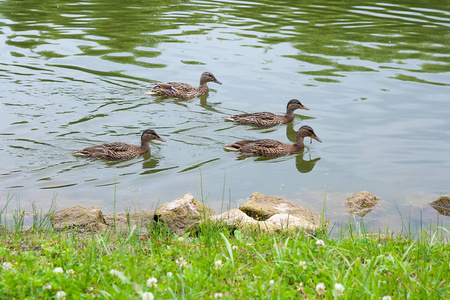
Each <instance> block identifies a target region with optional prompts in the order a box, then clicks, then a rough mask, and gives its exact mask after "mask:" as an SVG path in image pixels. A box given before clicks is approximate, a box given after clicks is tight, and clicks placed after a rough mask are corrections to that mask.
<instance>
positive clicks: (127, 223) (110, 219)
mask: <svg viewBox="0 0 450 300" xmlns="http://www.w3.org/2000/svg"><path fill="white" fill-rule="evenodd" d="M154 215H155V211H154V210H148V209H143V210H139V211H135V212H132V213H123V212H119V213H115V214H114V213H110V214H107V215H105V216H104V218H105V222H106V224H107V225H109V226H111V227H114V216H115V225H116V226H117V229H118V230H119V231H126V230H130V229H131V228H132V227H133V226H134V225H136V227H137V228H138V229H139V231H140V232H141V233H147V225H149V224H150V223H152V222H153V217H154Z"/></svg>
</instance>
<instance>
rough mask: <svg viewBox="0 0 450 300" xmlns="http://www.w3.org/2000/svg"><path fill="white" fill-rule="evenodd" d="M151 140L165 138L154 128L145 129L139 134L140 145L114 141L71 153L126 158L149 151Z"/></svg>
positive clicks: (107, 157) (93, 156)
mask: <svg viewBox="0 0 450 300" xmlns="http://www.w3.org/2000/svg"><path fill="white" fill-rule="evenodd" d="M151 140H158V141H161V142H165V140H164V139H163V138H161V137H160V136H159V135H157V134H156V132H155V131H154V130H152V129H146V130H144V132H143V133H142V135H141V145H140V146H138V145H133V144H129V143H122V142H115V143H107V144H102V145H98V146H92V147H87V148H84V149H82V150H79V151H77V152H75V153H73V154H74V155H77V156H85V157H92V158H103V159H110V160H119V159H128V158H132V157H135V156H138V155H142V154H144V153H147V152H148V151H150V145H149V142H150V141H151Z"/></svg>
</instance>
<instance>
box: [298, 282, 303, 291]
mask: <svg viewBox="0 0 450 300" xmlns="http://www.w3.org/2000/svg"><path fill="white" fill-rule="evenodd" d="M297 291H303V282H300V283H299V284H298V285H297Z"/></svg>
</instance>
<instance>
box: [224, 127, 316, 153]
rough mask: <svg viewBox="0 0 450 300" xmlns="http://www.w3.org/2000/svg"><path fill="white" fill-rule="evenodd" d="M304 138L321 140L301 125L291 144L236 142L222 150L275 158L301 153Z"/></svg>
mask: <svg viewBox="0 0 450 300" xmlns="http://www.w3.org/2000/svg"><path fill="white" fill-rule="evenodd" d="M305 137H310V138H312V139H315V140H316V141H318V142H319V143H322V140H321V139H320V138H319V137H318V136H317V135H316V134H315V133H314V130H313V129H312V128H311V127H310V126H308V125H303V126H302V127H300V129H299V130H298V131H297V137H296V141H295V143H293V144H286V143H283V142H280V141H277V140H270V139H262V140H245V141H238V142H235V143H233V144H229V145H225V146H223V148H224V149H225V150H231V151H239V152H242V153H249V154H256V155H260V156H267V157H277V156H283V155H287V154H294V153H297V152H300V151H302V150H303V149H304V148H305V144H304V143H303V139H304V138H305Z"/></svg>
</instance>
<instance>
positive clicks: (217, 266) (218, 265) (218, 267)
mask: <svg viewBox="0 0 450 300" xmlns="http://www.w3.org/2000/svg"><path fill="white" fill-rule="evenodd" d="M214 265H216V269H217V270H220V269H221V268H222V267H223V264H222V261H221V260H220V259H219V260H216V261H215V262H214Z"/></svg>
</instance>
